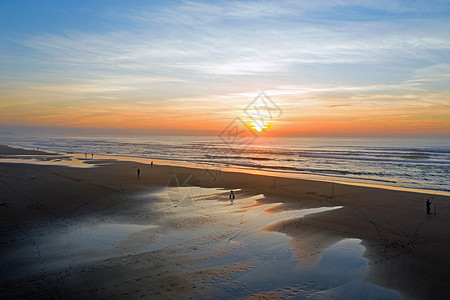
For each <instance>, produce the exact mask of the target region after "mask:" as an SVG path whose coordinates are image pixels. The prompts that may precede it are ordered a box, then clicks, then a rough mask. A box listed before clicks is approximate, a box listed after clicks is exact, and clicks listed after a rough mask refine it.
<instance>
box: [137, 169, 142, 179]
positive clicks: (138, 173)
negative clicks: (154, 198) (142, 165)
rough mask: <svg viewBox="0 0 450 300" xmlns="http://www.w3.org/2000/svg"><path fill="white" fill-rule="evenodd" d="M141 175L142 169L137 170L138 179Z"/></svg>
mask: <svg viewBox="0 0 450 300" xmlns="http://www.w3.org/2000/svg"><path fill="white" fill-rule="evenodd" d="M140 174H141V170H140V169H137V176H138V178H139V175H140Z"/></svg>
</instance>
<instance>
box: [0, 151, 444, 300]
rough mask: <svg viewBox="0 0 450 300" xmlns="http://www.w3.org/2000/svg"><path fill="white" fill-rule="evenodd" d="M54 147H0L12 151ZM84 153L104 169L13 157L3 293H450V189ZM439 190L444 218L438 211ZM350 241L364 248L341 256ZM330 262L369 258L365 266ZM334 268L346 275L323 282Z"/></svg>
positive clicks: (4, 187)
mask: <svg viewBox="0 0 450 300" xmlns="http://www.w3.org/2000/svg"><path fill="white" fill-rule="evenodd" d="M44 154H45V153H41V152H39V153H37V152H34V153H30V152H27V151H25V150H21V149H13V148H8V147H5V146H2V147H0V156H2V155H8V156H14V155H26V156H33V155H37V156H39V155H44ZM54 159H58V158H54ZM49 160H51V158H49ZM77 161H78V162H81V164H79V163H78V164H77V165H88V166H93V165H94V166H95V164H99V166H97V167H90V168H74V167H63V166H47V165H37V164H17V163H0V195H1V201H0V213H1V221H0V222H1V227H0V236H1V256H0V257H1V258H0V262H1V266H2V267H1V270H0V282H1V288H0V295H2V297H5V298H13V297H32V296H33V297H38V298H46V297H49V296H53V297H76V298H78V297H80V298H81V297H86V296H88V297H102V298H108V297H112V298H117V297H123V298H190V297H193V298H209V297H218V298H254V299H261V298H276V297H278V298H280V297H285V298H306V297H309V298H317V299H319V298H322V297H331V298H348V297H352V296H355V295H360V296H361V295H365V296H364V297H363V298H365V297H370V296H372V297H375V298H377V297H378V298H386V297H387V298H396V297H398V295H401V296H402V297H403V298H411V299H444V298H448V296H449V295H450V288H449V287H448V282H449V279H450V271H449V269H448V267H447V266H448V265H449V263H450V255H449V251H448V249H450V247H449V246H450V235H449V232H450V222H449V220H450V212H449V207H450V197H448V196H442V195H436V196H434V198H433V195H426V194H421V193H412V192H403V191H392V190H385V189H376V188H368V187H360V186H351V185H343V184H332V183H328V182H319V181H311V180H299V179H288V178H276V180H275V181H274V177H270V176H258V175H251V174H241V173H233V172H218V171H216V170H204V169H198V168H187V167H178V166H164V165H159V164H157V165H155V166H154V167H153V168H152V167H151V166H150V165H148V164H142V163H137V162H126V161H113V160H109V161H103V160H96V159H88V160H86V161H84V160H83V159H78V160H77ZM85 162H86V163H89V164H85ZM137 168H139V169H140V170H141V174H140V178H137V173H136V171H137ZM178 186H181V188H178ZM333 187H334V191H333V190H332V189H333ZM230 189H234V190H235V191H236V196H237V197H236V199H235V201H234V202H233V203H231V202H230V201H229V199H228V192H229V190H230ZM427 198H433V203H432V208H433V210H434V206H436V208H437V214H430V215H427V214H426V213H425V201H426V199H427ZM308 209H316V210H308ZM359 243H361V245H359ZM346 245H350V246H346ZM333 247H334V248H333ZM346 247H347V248H346ZM348 247H350V248H348ZM361 247H362V248H361ZM333 249H337V250H336V251H335V252H333V251H334V250H333ZM348 249H354V250H355V249H356V250H355V251H356V252H355V253H360V254H355V255H356V256H352V257H347V260H345V259H344V258H345V255H344V258H340V259H336V257H340V256H339V255H341V254H345V253H347V252H348V253H350V252H352V251H353V250H352V251H350V250H348ZM330 251H331V252H330ZM339 251H340V252H339ZM359 256H362V258H361V257H359ZM330 257H335V261H339V260H342V261H344V260H345V261H348V264H349V265H352V264H351V262H352V261H355V262H358V268H356V267H355V268H356V269H354V270H355V274H356V273H357V274H359V275H355V276H356V277H354V275H351V274H350V273H349V272H346V271H345V269H349V267H348V265H339V264H337V265H335V264H334V263H331V262H329V263H328V265H327V264H325V262H326V261H328V260H329V259H330ZM333 266H334V268H335V269H336V270H334V272H335V273H334V275H333V278H342V280H341V281H339V280H338V281H336V280H331V279H326V278H325V277H324V275H323V274H325V273H327V272H328V273H329V272H331V271H330V270H332V269H333ZM336 266H338V267H336ZM352 266H353V265H352ZM287 269H289V272H287V271H286V270H287ZM311 270H313V271H311ZM277 272H278V273H280V272H286V274H284V273H283V276H284V277H288V278H284V279H283V278H281V279H283V280H281V281H280V278H278V277H277V275H276V274H277ZM308 272H309V273H308ZM267 274H270V276H269V275H267ZM280 274H281V273H280ZM308 274H310V275H308ZM311 274H316V275H315V277H314V276H312V275H311ZM308 276H310V277H311V278H312V279H313V280H310V279H311V278H308ZM359 277H361V279H360V278H359ZM327 278H328V277H327ZM270 282H272V283H273V285H270V284H269V283H270ZM367 291H370V293H371V294H367Z"/></svg>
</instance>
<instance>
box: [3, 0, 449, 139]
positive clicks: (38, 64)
mask: <svg viewBox="0 0 450 300" xmlns="http://www.w3.org/2000/svg"><path fill="white" fill-rule="evenodd" d="M0 8H1V9H0V114H2V119H3V121H0V123H2V124H11V125H30V126H33V125H36V126H37V125H39V126H72V127H73V126H74V127H77V126H79V127H89V126H91V127H99V126H101V124H104V126H105V127H112V126H114V124H116V125H117V126H129V127H131V128H133V127H136V128H150V129H151V128H159V129H161V128H170V129H176V128H179V129H182V128H183V127H188V128H190V129H200V128H204V127H205V125H208V124H211V122H214V119H218V120H219V122H218V124H220V126H223V125H224V124H225V123H226V122H227V120H230V119H231V118H232V117H233V116H234V115H236V114H239V112H241V111H242V109H243V107H245V106H246V104H247V103H248V102H249V101H251V99H252V98H253V97H254V96H256V95H257V94H258V93H259V92H260V91H266V94H268V95H269V96H270V97H271V98H272V99H274V101H276V102H277V103H278V104H279V105H280V106H281V107H282V108H284V110H285V111H287V112H288V114H284V116H285V118H284V119H283V120H281V121H282V122H281V123H282V124H283V126H284V127H283V126H282V128H284V131H292V132H294V131H295V130H294V129H296V128H297V129H298V131H299V132H302V131H304V130H303V129H305V128H311V130H313V131H314V128H318V126H319V127H321V128H322V127H323V129H321V130H323V131H324V132H325V131H326V127H327V126H332V124H333V122H337V123H338V124H340V125H342V126H343V127H342V130H344V131H345V130H348V128H351V127H352V126H354V124H360V123H361V122H362V123H364V122H365V123H364V124H365V125H364V126H362V127H361V128H366V127H367V126H369V125H368V124H369V123H370V122H373V123H377V124H378V123H379V124H382V123H383V122H385V120H384V119H383V118H385V117H387V116H391V119H396V120H397V121H398V122H397V123H395V125H396V126H397V127H398V126H400V127H401V128H403V129H401V128H400V127H399V128H398V130H399V133H401V132H402V130H403V131H404V132H411V131H414V126H418V124H420V126H425V127H426V128H428V130H430V131H433V130H437V131H439V132H445V131H446V130H447V129H450V127H449V88H448V86H449V85H448V82H449V74H450V21H449V20H450V18H449V17H450V2H449V1H342V0H336V1H163V2H162V1H127V2H125V1H36V2H29V1H3V2H2V3H1V4H0ZM339 105H342V106H339ZM330 107H334V108H336V109H335V110H334V111H330V110H329V109H328V110H324V108H330ZM338 107H341V109H340V110H338V109H337V108H338ZM345 107H351V108H352V109H351V110H350V109H347V110H346V109H345ZM374 108H376V109H377V113H376V114H374V113H373V109H374ZM205 112H208V113H210V114H208V115H205ZM148 114H153V116H155V117H156V119H157V121H156V120H155V121H152V120H148ZM102 116H104V118H103V119H102ZM180 116H183V117H186V118H187V119H189V122H188V123H186V122H182V121H180ZM356 116H358V117H357V118H358V120H359V121H358V120H355V118H356ZM113 119H115V120H116V122H115V121H112V120H113ZM422 119H426V120H425V121H424V120H422ZM130 120H132V122H130ZM333 120H334V121H333ZM305 122H306V123H305ZM314 122H315V123H314ZM358 122H360V123H358ZM318 123H320V124H318ZM362 123H361V124H362ZM345 124H347V125H345ZM352 124H353V125H352ZM433 124H434V125H433ZM322 125H323V126H322ZM344 125H345V126H344ZM218 126H219V125H218ZM433 126H434V127H433ZM287 127H289V128H290V129H289V130H288V129H287ZM338 127H339V126H338ZM369 127H370V126H369ZM280 128H281V127H280ZM367 128H368V127H367ZM377 128H378V129H377ZM305 130H306V129H305ZM367 130H369V131H371V130H372V131H374V130H375V131H376V130H381V129H380V128H379V126H378V127H376V128H375V127H374V128H372V129H370V128H368V129H367ZM362 131H364V130H362Z"/></svg>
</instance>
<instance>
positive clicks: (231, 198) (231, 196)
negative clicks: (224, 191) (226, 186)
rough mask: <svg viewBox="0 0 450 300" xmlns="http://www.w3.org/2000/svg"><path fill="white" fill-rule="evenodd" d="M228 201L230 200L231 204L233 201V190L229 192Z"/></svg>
mask: <svg viewBox="0 0 450 300" xmlns="http://www.w3.org/2000/svg"><path fill="white" fill-rule="evenodd" d="M230 200H231V202H233V200H234V192H233V190H231V191H230Z"/></svg>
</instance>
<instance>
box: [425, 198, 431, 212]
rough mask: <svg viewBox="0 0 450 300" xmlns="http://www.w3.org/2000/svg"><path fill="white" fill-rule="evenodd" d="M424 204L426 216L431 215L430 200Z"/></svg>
mask: <svg viewBox="0 0 450 300" xmlns="http://www.w3.org/2000/svg"><path fill="white" fill-rule="evenodd" d="M426 204H427V214H430V213H431V201H430V199H427V202H426Z"/></svg>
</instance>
